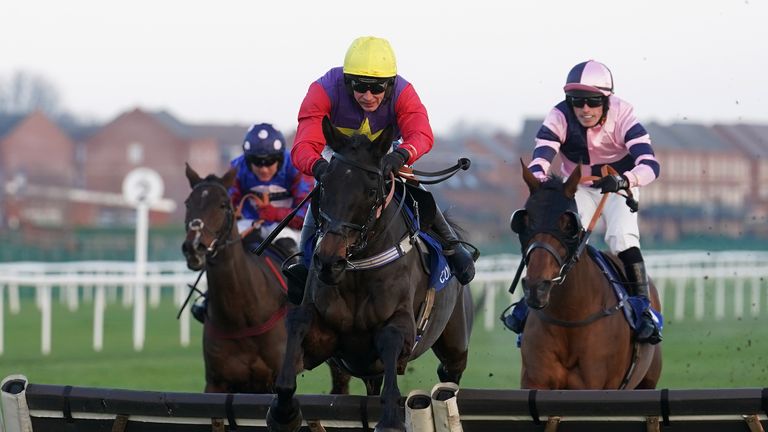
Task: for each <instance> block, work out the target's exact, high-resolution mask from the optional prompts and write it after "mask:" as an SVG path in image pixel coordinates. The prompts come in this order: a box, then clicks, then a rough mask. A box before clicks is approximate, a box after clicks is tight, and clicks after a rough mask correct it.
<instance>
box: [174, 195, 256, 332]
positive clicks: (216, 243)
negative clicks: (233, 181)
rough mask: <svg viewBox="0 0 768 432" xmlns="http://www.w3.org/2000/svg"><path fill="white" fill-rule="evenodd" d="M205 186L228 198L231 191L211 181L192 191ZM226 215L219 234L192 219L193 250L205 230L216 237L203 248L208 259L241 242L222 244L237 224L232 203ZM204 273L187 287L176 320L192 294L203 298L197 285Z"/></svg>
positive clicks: (203, 223)
mask: <svg viewBox="0 0 768 432" xmlns="http://www.w3.org/2000/svg"><path fill="white" fill-rule="evenodd" d="M204 185H211V186H216V187H219V188H221V189H223V190H224V192H225V193H226V195H227V196H229V191H227V188H225V187H224V186H223V185H221V184H219V183H215V182H210V181H208V182H206V181H203V182H200V183H198V184H196V185H195V186H194V187H193V188H192V190H193V191H194V190H195V189H197V188H198V187H201V186H204ZM240 208H242V203H241V206H240V207H238V211H239V210H240ZM226 213H227V216H226V219H227V223H226V225H225V226H224V229H222V230H221V231H220V232H218V233H216V232H212V231H210V230H208V229H207V228H206V227H205V222H203V220H202V219H200V218H195V219H192V220H191V221H189V223H188V224H187V234H189V231H194V233H195V238H194V239H193V240H192V248H193V249H197V247H198V246H199V245H200V244H201V243H202V242H201V237H202V231H203V230H205V231H208V232H209V233H211V234H213V235H214V239H213V241H212V242H211V244H210V245H208V246H205V244H203V247H205V250H206V259H211V258H213V257H215V256H216V254H218V253H219V251H220V250H221V249H224V248H226V247H228V246H229V245H232V244H235V243H238V242H239V241H240V239H239V238H238V239H235V240H227V241H225V242H224V243H223V244H222V243H221V241H222V240H223V239H224V238H225V237H226V236H227V235H228V234H229V232H230V231H231V230H232V226H233V225H234V223H235V222H234V220H235V217H234V213H233V209H232V206H231V203H230V206H228V207H227V210H226ZM203 273H205V269H202V270H200V273H199V274H198V275H197V279H196V280H195V283H194V284H187V286H188V287H189V294H187V298H186V299H185V300H184V303H182V305H181V307H180V308H179V313H178V314H176V319H179V318H180V317H181V312H182V311H183V310H184V308H185V307H186V306H187V303H189V300H190V299H191V298H192V294H193V293H195V292H197V293H198V294H200V295H201V296H202V295H204V294H203V292H202V291H200V290H199V289H198V288H197V284H198V283H200V279H201V278H202V277H203Z"/></svg>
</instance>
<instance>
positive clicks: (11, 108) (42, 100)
mask: <svg viewBox="0 0 768 432" xmlns="http://www.w3.org/2000/svg"><path fill="white" fill-rule="evenodd" d="M34 110H41V111H43V112H45V113H47V114H50V115H56V114H58V113H59V94H58V91H57V90H56V88H55V87H54V86H53V85H52V84H51V83H50V82H49V81H48V80H46V79H45V78H43V77H42V76H39V75H36V74H33V73H30V72H25V71H17V72H16V73H14V75H13V77H11V79H10V80H9V81H7V82H5V81H0V113H6V114H24V113H29V112H32V111H34Z"/></svg>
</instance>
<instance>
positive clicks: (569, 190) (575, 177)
mask: <svg viewBox="0 0 768 432" xmlns="http://www.w3.org/2000/svg"><path fill="white" fill-rule="evenodd" d="M580 181H581V164H579V165H578V166H576V168H574V169H573V172H572V173H571V175H569V176H568V180H566V181H565V188H564V189H563V192H564V193H565V196H567V197H568V198H570V199H573V197H575V196H576V188H578V186H579V182H580Z"/></svg>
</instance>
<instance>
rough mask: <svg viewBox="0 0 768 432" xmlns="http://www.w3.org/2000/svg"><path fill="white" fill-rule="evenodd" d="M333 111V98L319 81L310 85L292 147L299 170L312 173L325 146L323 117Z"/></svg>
mask: <svg viewBox="0 0 768 432" xmlns="http://www.w3.org/2000/svg"><path fill="white" fill-rule="evenodd" d="M330 113H331V99H330V98H329V97H328V94H327V93H325V89H323V86H321V85H320V83H318V82H314V83H312V85H310V86H309V90H308V91H307V95H306V96H305V97H304V101H303V102H302V103H301V108H299V126H298V128H297V129H296V138H295V139H294V142H293V148H292V149H291V160H292V161H293V164H294V165H295V166H296V168H298V170H299V171H301V172H303V173H304V174H306V175H309V176H311V175H312V166H313V165H314V164H315V162H317V160H318V159H320V158H321V156H320V153H321V152H322V151H323V148H324V147H325V137H324V136H323V117H325V116H327V115H330Z"/></svg>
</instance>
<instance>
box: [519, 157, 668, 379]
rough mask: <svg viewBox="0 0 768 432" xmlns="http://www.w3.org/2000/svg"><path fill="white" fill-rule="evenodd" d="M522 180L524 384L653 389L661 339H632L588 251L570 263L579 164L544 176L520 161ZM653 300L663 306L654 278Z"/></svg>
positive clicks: (578, 236)
mask: <svg viewBox="0 0 768 432" xmlns="http://www.w3.org/2000/svg"><path fill="white" fill-rule="evenodd" d="M521 162H522V161H521ZM523 179H524V180H525V183H526V184H527V185H528V189H529V191H530V196H529V198H528V200H527V201H526V204H525V209H523V210H519V211H518V212H515V215H514V216H513V218H512V229H513V231H515V232H517V233H518V234H520V242H521V245H522V248H523V253H524V254H525V260H526V262H527V264H528V270H527V273H526V276H525V277H524V278H523V280H522V283H523V289H524V292H525V300H526V303H527V304H528V306H529V307H530V308H531V309H530V313H529V314H528V319H527V322H526V324H525V331H524V333H523V336H522V345H521V347H520V349H521V355H522V362H523V365H522V374H521V386H522V388H533V389H619V388H629V389H632V388H645V389H650V388H655V386H656V383H657V381H658V380H659V376H660V375H661V345H650V344H640V343H637V342H635V341H634V334H633V332H632V331H631V330H630V328H629V325H628V323H627V322H626V321H625V318H624V316H623V313H622V312H621V311H620V309H618V306H619V301H618V300H617V298H616V295H615V294H614V292H613V290H612V288H611V286H610V282H609V281H608V279H607V278H606V276H605V275H604V274H603V272H602V271H601V269H600V268H599V267H598V265H597V264H596V263H595V261H594V260H593V259H592V257H591V256H589V255H588V254H587V253H586V251H585V252H584V253H583V254H581V255H580V256H579V257H578V260H577V261H576V262H575V264H572V267H570V265H569V264H568V263H569V261H570V260H571V259H572V258H573V257H574V254H575V251H576V250H577V246H578V244H579V242H580V241H581V240H582V236H583V235H584V231H583V230H582V229H581V223H580V221H579V216H578V214H577V209H576V200H575V198H574V197H575V194H576V189H577V186H578V184H579V181H580V180H581V170H580V169H579V168H577V169H575V170H574V172H573V174H571V175H570V176H569V177H568V179H567V180H566V181H565V182H563V179H562V178H559V177H557V176H553V177H552V178H550V179H549V180H547V181H546V182H544V183H541V182H540V181H539V180H538V179H537V178H536V177H534V175H533V174H532V173H531V172H530V171H529V170H528V168H527V166H526V165H525V164H523ZM651 305H652V306H653V308H654V309H656V310H660V303H659V296H658V292H657V291H656V287H655V286H653V284H652V283H651ZM614 312H617V313H614Z"/></svg>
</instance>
